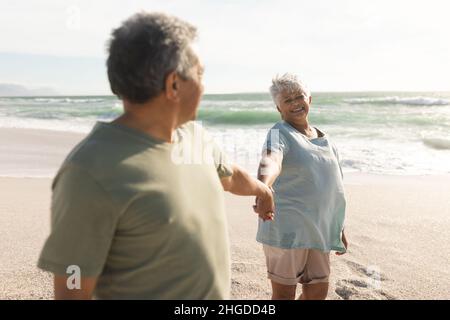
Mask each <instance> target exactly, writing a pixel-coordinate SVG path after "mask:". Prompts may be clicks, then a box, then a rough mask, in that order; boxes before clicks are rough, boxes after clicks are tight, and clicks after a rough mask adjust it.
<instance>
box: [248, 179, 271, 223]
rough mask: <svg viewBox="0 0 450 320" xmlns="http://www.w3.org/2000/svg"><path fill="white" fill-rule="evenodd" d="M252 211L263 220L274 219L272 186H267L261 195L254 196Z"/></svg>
mask: <svg viewBox="0 0 450 320" xmlns="http://www.w3.org/2000/svg"><path fill="white" fill-rule="evenodd" d="M253 211H255V213H257V214H258V215H259V217H260V218H261V219H263V221H266V220H273V219H274V211H275V205H274V202H273V190H272V188H269V187H267V188H266V190H265V192H264V194H263V195H261V196H258V197H256V199H255V205H254V206H253Z"/></svg>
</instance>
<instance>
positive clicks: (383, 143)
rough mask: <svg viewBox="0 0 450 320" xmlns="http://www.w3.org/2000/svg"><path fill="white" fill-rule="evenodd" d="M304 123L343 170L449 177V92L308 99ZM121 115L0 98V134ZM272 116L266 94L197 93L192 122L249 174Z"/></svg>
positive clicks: (91, 100) (82, 102) (108, 107)
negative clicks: (335, 152)
mask: <svg viewBox="0 0 450 320" xmlns="http://www.w3.org/2000/svg"><path fill="white" fill-rule="evenodd" d="M312 96H313V102H312V106H311V109H310V114H309V120H310V124H311V125H313V126H316V127H318V128H319V129H321V130H322V131H324V132H326V133H327V134H328V135H329V137H330V138H331V139H332V140H333V141H334V143H335V144H336V146H337V148H338V149H339V152H340V156H341V164H342V167H343V169H344V172H364V173H371V174H395V175H419V174H442V173H450V92H443V93H442V92H440V93H430V92H408V93H402V92H376V93H369V92H366V93H364V92H357V93H324V92H321V93H313V95H312ZM121 111H122V106H121V102H120V100H118V99H117V98H116V97H114V96H67V97H63V96H57V97H0V128H1V127H3V128H33V129H47V130H55V131H70V132H82V133H87V132H89V131H90V130H91V128H92V126H93V125H94V124H95V122H96V121H110V120H112V119H114V118H115V117H117V116H118V115H119V114H120V113H121ZM279 120H280V116H279V114H278V112H277V110H276V107H275V106H274V104H273V102H272V100H271V98H270V96H269V94H265V93H241V94H209V95H204V96H203V98H202V101H201V105H200V109H199V112H198V121H200V122H201V124H202V125H203V126H204V127H205V128H206V129H207V130H208V131H209V132H210V133H211V135H212V136H213V137H214V139H215V140H216V142H217V143H218V144H219V145H220V146H221V147H222V148H223V149H224V150H225V152H226V153H227V154H228V157H229V158H230V159H231V160H232V161H234V162H236V163H237V164H240V165H241V166H243V167H245V168H247V169H249V170H251V172H252V173H255V172H256V167H257V164H258V162H259V156H260V153H261V147H262V144H263V142H264V139H265V137H266V134H267V131H268V129H269V128H270V127H271V126H272V125H273V124H274V123H276V122H277V121H279Z"/></svg>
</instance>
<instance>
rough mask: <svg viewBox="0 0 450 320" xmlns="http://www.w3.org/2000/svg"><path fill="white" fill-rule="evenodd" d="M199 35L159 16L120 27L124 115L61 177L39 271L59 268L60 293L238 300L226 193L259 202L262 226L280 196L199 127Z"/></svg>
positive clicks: (117, 82)
mask: <svg viewBox="0 0 450 320" xmlns="http://www.w3.org/2000/svg"><path fill="white" fill-rule="evenodd" d="M195 38H196V28H195V27H193V26H192V25H190V24H189V23H187V22H185V21H182V20H180V19H178V18H176V17H172V16H167V15H165V14H159V13H151V14H150V13H139V14H136V15H134V16H132V17H130V18H129V19H128V20H126V21H125V22H124V23H123V24H122V25H121V26H120V27H119V28H117V29H115V30H114V31H113V33H112V38H111V40H110V43H109V56H108V60H107V69H108V78H109V82H110V86H111V90H112V92H113V93H114V94H116V95H117V96H118V97H119V98H120V99H121V100H122V101H123V107H124V113H123V114H122V115H121V116H119V117H118V118H117V119H115V120H114V121H112V122H97V124H96V125H95V127H94V128H93V130H92V132H91V133H90V134H89V135H88V136H87V137H86V138H85V139H84V140H83V141H82V142H81V143H80V144H79V145H78V146H76V147H75V149H74V150H73V151H72V152H71V153H70V154H69V155H68V157H67V159H66V160H65V162H64V163H63V164H62V166H61V168H60V170H59V172H58V174H57V176H56V177H55V179H54V181H53V185H52V190H53V194H52V207H51V233H50V236H49V237H48V239H47V241H46V243H45V246H44V248H43V250H42V253H41V256H40V259H39V262H38V265H39V267H40V268H42V269H44V270H47V271H50V272H52V273H54V290H55V298H57V299H90V298H92V297H94V298H98V299H227V298H229V291H230V259H229V243H228V235H227V227H226V216H225V208H224V198H223V189H225V190H227V191H230V192H231V193H234V194H238V195H256V196H258V198H259V199H262V202H263V203H264V204H263V205H262V207H261V208H259V210H258V212H259V213H260V216H261V217H262V218H263V219H267V218H269V219H270V218H271V217H270V212H272V211H273V200H272V193H271V190H270V189H269V188H268V187H267V186H266V185H264V184H263V183H261V182H260V181H258V180H256V179H254V178H251V177H250V176H249V175H248V174H247V173H246V172H245V171H243V170H242V169H240V168H239V167H237V166H236V165H230V164H229V163H227V161H226V159H225V155H224V154H223V153H222V152H221V150H220V149H219V148H218V146H217V145H216V144H214V142H213V141H212V140H211V139H210V138H209V137H208V136H207V134H206V133H205V131H204V130H203V129H202V128H201V126H200V125H198V124H197V125H196V124H195V123H193V122H192V121H191V120H193V119H195V117H196V113H197V108H198V105H199V101H200V97H201V95H202V91H203V86H202V73H203V67H202V64H201V62H200V59H199V57H198V55H197V54H196V53H195V52H194V50H193V49H192V43H193V42H194V40H195ZM266 213H269V215H267V216H266V215H265V214H266ZM74 270H75V271H76V270H78V271H79V272H80V273H81V279H80V281H79V282H78V284H77V281H76V279H75V281H74V278H73V276H76V274H75V273H74V274H71V273H70V272H74Z"/></svg>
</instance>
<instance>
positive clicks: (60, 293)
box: [53, 274, 97, 300]
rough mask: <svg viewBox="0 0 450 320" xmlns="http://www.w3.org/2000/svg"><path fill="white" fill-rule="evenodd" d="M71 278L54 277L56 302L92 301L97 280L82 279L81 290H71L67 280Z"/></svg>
mask: <svg viewBox="0 0 450 320" xmlns="http://www.w3.org/2000/svg"><path fill="white" fill-rule="evenodd" d="M68 277H69V276H59V275H56V274H55V276H54V281H53V284H54V291H55V300H91V299H92V293H93V292H94V289H95V285H96V284H97V278H85V277H82V278H81V279H80V289H76V288H74V289H69V288H68V286H67V279H68Z"/></svg>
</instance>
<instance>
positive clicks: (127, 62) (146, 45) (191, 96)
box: [107, 13, 203, 118]
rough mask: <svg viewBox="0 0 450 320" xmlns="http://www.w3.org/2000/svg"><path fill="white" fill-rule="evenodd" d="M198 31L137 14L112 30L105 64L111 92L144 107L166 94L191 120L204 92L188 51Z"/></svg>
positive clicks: (175, 20)
mask: <svg viewBox="0 0 450 320" xmlns="http://www.w3.org/2000/svg"><path fill="white" fill-rule="evenodd" d="M196 36H197V30H196V28H195V27H194V26H192V25H191V24H189V23H187V22H185V21H183V20H181V19H179V18H176V17H173V16H168V15H165V14H162V13H138V14H135V15H133V16H131V17H130V18H129V19H127V20H126V21H125V22H123V23H122V25H121V26H120V27H119V28H117V29H115V30H113V32H112V36H111V39H110V42H109V56H108V60H107V68H108V78H109V82H110V86H111V90H112V92H113V93H114V94H116V95H117V96H118V97H119V98H120V99H122V100H124V101H127V102H129V103H132V104H144V103H146V102H149V101H150V100H152V99H154V98H156V97H158V96H161V95H164V96H165V97H166V98H167V99H168V101H169V102H175V103H178V104H180V105H182V106H183V108H182V109H180V112H184V113H186V116H187V117H191V118H192V117H195V111H196V109H197V107H198V104H199V102H200V96H201V94H202V91H203V87H202V85H201V75H202V72H203V70H202V66H201V64H200V61H199V57H198V56H197V54H196V53H195V52H194V50H193V48H192V43H193V42H194V40H195V39H196Z"/></svg>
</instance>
